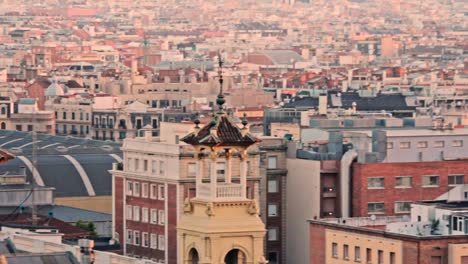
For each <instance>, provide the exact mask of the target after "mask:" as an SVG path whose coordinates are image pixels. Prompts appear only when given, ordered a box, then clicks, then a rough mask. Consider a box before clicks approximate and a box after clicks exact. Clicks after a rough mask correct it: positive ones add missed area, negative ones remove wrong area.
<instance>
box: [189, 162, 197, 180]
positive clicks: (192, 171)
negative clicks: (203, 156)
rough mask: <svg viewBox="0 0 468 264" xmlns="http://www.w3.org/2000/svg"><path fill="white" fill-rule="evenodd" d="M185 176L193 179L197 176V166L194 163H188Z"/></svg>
mask: <svg viewBox="0 0 468 264" xmlns="http://www.w3.org/2000/svg"><path fill="white" fill-rule="evenodd" d="M187 170H188V171H187V176H188V177H195V176H197V164H196V163H189V164H188V166H187Z"/></svg>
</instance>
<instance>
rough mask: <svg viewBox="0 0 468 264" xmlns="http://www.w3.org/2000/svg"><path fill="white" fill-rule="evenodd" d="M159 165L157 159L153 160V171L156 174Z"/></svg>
mask: <svg viewBox="0 0 468 264" xmlns="http://www.w3.org/2000/svg"><path fill="white" fill-rule="evenodd" d="M157 167H158V162H157V161H155V160H153V161H151V173H154V174H156V171H157Z"/></svg>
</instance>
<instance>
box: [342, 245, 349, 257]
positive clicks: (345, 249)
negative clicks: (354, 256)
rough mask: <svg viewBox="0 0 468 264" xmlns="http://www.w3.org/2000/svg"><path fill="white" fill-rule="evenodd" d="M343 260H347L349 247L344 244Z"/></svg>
mask: <svg viewBox="0 0 468 264" xmlns="http://www.w3.org/2000/svg"><path fill="white" fill-rule="evenodd" d="M343 259H346V260H348V259H349V246H348V245H346V244H345V245H343Z"/></svg>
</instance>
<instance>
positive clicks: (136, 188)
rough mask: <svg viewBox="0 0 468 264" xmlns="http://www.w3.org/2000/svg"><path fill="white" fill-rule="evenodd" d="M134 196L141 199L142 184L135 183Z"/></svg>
mask: <svg viewBox="0 0 468 264" xmlns="http://www.w3.org/2000/svg"><path fill="white" fill-rule="evenodd" d="M133 196H137V197H140V183H139V182H134V183H133Z"/></svg>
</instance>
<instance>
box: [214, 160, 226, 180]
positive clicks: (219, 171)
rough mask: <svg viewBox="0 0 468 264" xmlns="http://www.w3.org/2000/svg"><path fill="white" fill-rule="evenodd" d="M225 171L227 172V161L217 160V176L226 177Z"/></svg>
mask: <svg viewBox="0 0 468 264" xmlns="http://www.w3.org/2000/svg"><path fill="white" fill-rule="evenodd" d="M224 173H226V163H225V162H217V163H216V176H217V177H224Z"/></svg>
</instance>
